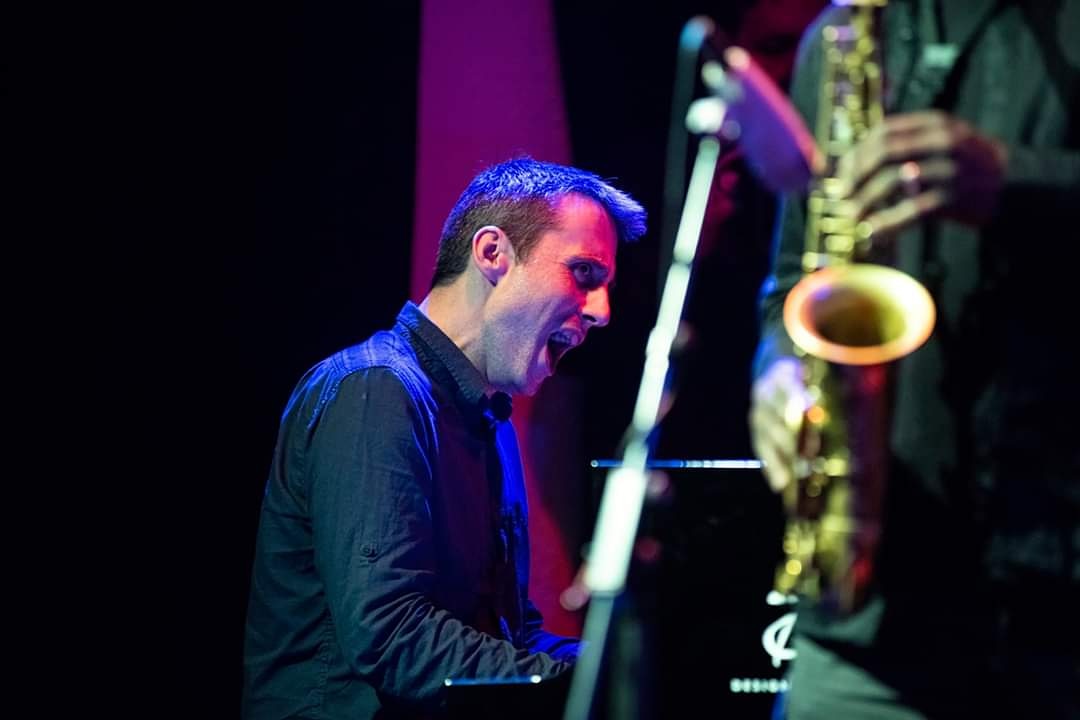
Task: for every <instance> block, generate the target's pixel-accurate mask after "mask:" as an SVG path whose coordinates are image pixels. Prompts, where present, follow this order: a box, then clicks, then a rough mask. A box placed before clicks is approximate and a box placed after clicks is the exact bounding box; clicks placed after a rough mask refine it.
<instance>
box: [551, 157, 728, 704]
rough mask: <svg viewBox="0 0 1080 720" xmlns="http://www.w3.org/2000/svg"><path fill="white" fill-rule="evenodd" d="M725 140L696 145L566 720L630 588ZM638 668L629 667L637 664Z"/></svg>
mask: <svg viewBox="0 0 1080 720" xmlns="http://www.w3.org/2000/svg"><path fill="white" fill-rule="evenodd" d="M719 156H720V141H719V140H718V139H717V138H716V137H712V136H705V137H702V139H701V140H700V142H699V143H698V148H697V156H696V158H695V160H694V165H693V170H692V172H691V176H690V183H689V186H688V188H687V192H686V200H685V203H684V205H683V212H682V218H681V220H680V222H679V227H678V232H677V234H676V237H675V244H674V248H673V251H672V258H671V265H670V267H669V268H668V271H667V277H666V280H665V282H664V286H663V291H662V293H661V300H660V307H659V311H658V313H657V319H656V325H655V326H654V327H653V329H652V332H650V334H649V339H648V342H647V344H646V348H645V367H644V371H643V373H642V378H641V385H640V387H639V389H638V395H637V401H636V403H635V406H634V413H633V419H632V422H631V424H630V427H629V429H628V431H627V435H626V442H625V449H624V451H623V457H622V461H621V463H620V465H619V466H618V467H615V468H612V469H611V470H610V471H609V472H608V474H607V478H606V482H605V486H604V492H603V495H602V497H601V500H600V508H599V512H598V515H597V521H596V529H595V531H594V533H593V541H592V543H591V545H590V550H589V557H588V560H587V564H586V567H585V585H586V587H587V588H588V590H589V596H590V600H589V609H588V611H587V614H586V616H585V626H584V630H583V633H582V639H583V640H584V641H586V643H587V644H586V646H585V648H584V650H583V652H582V655H581V657H580V658H579V659H578V662H577V665H576V666H575V668H574V671H573V677H572V679H571V683H570V690H569V695H568V697H567V704H566V711H565V715H564V720H589V718H591V717H592V713H593V711H594V708H595V703H596V694H597V693H596V690H597V687H598V685H599V684H600V678H601V673H602V671H603V669H604V666H605V661H606V657H607V655H608V650H609V648H608V642H609V635H610V631H611V628H612V625H613V622H614V621H615V620H616V619H617V615H618V613H617V611H616V610H617V605H618V602H617V601H618V600H619V599H620V597H621V596H622V595H623V594H624V591H625V590H626V578H627V574H628V572H629V569H630V561H631V558H632V556H633V549H634V541H635V539H636V535H637V530H638V523H639V521H640V519H641V511H642V509H643V507H644V502H645V495H646V489H647V484H648V483H647V472H646V471H647V469H648V467H649V464H650V463H649V456H650V454H651V452H652V447H651V438H652V437H653V436H654V432H653V431H654V429H655V428H656V426H657V424H658V420H659V417H658V416H659V413H660V405H661V400H662V398H663V395H664V384H665V380H666V378H667V374H668V370H669V368H670V366H671V354H672V348H673V345H674V343H675V337H676V333H677V331H678V328H679V322H680V319H681V317H682V313H683V308H684V305H685V302H686V295H687V289H688V287H689V284H690V273H691V270H692V267H693V262H694V256H695V254H696V253H697V246H698V240H699V238H700V236H701V227H702V223H703V222H704V219H705V210H706V207H707V205H708V199H709V190H710V188H711V186H712V181H713V174H714V172H715V170H716V163H717V159H718V158H719ZM632 664H633V663H631V665H632Z"/></svg>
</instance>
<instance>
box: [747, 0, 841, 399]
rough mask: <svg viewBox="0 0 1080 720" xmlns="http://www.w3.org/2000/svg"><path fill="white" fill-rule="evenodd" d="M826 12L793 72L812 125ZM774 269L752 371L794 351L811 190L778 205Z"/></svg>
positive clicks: (762, 299) (797, 99) (765, 289)
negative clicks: (791, 308)
mask: <svg viewBox="0 0 1080 720" xmlns="http://www.w3.org/2000/svg"><path fill="white" fill-rule="evenodd" d="M823 18H824V15H823V16H821V17H819V18H818V20H817V21H815V23H814V24H813V25H811V27H810V28H809V29H808V30H807V32H805V33H804V34H803V39H802V42H801V43H800V45H799V52H798V57H797V60H796V63H795V69H794V74H793V76H792V84H791V92H790V97H791V100H792V103H793V104H794V105H795V109H796V110H798V112H799V114H800V115H801V116H802V118H803V120H804V121H805V122H806V123H807V125H808V127H810V128H811V130H813V127H814V123H813V118H814V116H815V113H816V109H817V95H818V91H817V84H818V82H817V77H818V74H819V72H820V67H821V44H820V42H819V40H818V38H819V37H820V35H821V33H820V32H819V31H818V27H819V26H820V24H821V23H822V22H823V21H824V20H823ZM775 228H776V230H775V233H774V235H773V246H772V262H771V264H770V271H769V274H768V276H766V278H765V282H764V283H763V284H762V286H761V293H760V296H759V310H760V326H761V340H760V342H759V343H758V348H757V352H756V354H755V356H754V363H753V376H754V377H755V378H756V377H758V376H759V375H761V374H762V373H763V372H764V371H765V370H766V369H768V367H769V366H770V365H771V364H772V363H773V362H775V361H776V360H777V359H779V358H781V357H783V356H786V355H791V354H792V353H793V352H794V344H793V343H792V342H791V339H790V338H789V337H788V334H787V331H785V330H784V319H783V312H784V300H785V298H786V297H787V294H788V291H789V290H791V288H793V287H795V284H796V283H798V282H799V280H801V279H802V276H803V271H802V254H803V250H804V247H805V242H806V241H805V235H806V196H805V195H804V194H802V193H786V194H784V195H782V196H781V197H780V202H779V203H778V207H777V221H776V225H775Z"/></svg>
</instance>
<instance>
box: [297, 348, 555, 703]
mask: <svg viewBox="0 0 1080 720" xmlns="http://www.w3.org/2000/svg"><path fill="white" fill-rule="evenodd" d="M434 443H435V440H434V437H433V433H432V432H431V430H430V429H429V427H428V423H427V422H426V421H425V419H424V410H423V409H421V408H420V407H419V406H418V405H417V401H416V399H415V398H414V396H413V394H411V393H410V392H409V390H408V389H407V387H406V385H405V384H404V381H403V380H402V378H401V377H399V376H398V375H396V374H395V373H394V372H393V371H391V370H389V369H386V368H377V369H372V370H368V371H366V372H364V373H355V374H352V375H349V376H348V377H347V378H346V379H345V380H344V381H343V382H342V383H341V386H340V388H339V389H338V391H337V393H336V394H335V395H334V397H333V398H332V399H331V400H330V401H329V403H328V405H327V407H326V408H325V410H324V412H323V413H322V414H321V416H320V418H319V420H318V423H317V425H316V427H315V428H314V429H313V430H312V432H311V439H310V457H309V463H310V465H309V471H310V472H309V476H310V483H311V487H310V496H311V517H312V535H313V542H314V555H315V564H316V568H317V570H318V572H319V574H320V576H321V578H322V579H323V582H324V584H325V589H326V600H327V603H328V605H329V608H330V614H331V617H332V619H333V626H334V631H335V633H336V636H337V641H338V644H339V646H340V648H341V651H342V653H343V654H344V656H345V660H346V661H347V663H348V664H349V666H350V667H351V668H352V669H353V670H354V671H355V672H356V673H358V674H359V675H361V676H363V677H364V679H365V680H367V681H368V682H370V683H372V684H373V686H374V687H375V688H376V689H377V690H378V691H379V693H380V695H381V696H383V697H384V698H386V697H389V698H393V699H396V700H399V701H405V702H411V703H423V704H431V703H434V702H436V701H437V700H438V698H439V696H440V694H441V693H440V691H441V688H442V686H443V681H444V679H445V678H447V677H451V676H465V677H508V676H520V675H533V674H539V675H541V676H544V677H549V676H553V675H556V674H558V673H559V672H561V671H563V670H565V669H566V668H567V667H568V666H567V665H566V664H565V663H563V662H561V661H559V660H557V659H555V658H553V657H551V656H549V655H547V654H544V653H533V652H529V651H528V650H524V649H518V648H515V647H514V646H513V645H512V644H511V643H510V642H507V641H504V640H501V639H497V638H495V637H492V636H490V635H487V634H485V633H482V632H480V631H478V630H476V629H475V628H472V627H470V626H468V625H466V624H464V623H463V622H461V621H460V620H459V619H458V618H456V617H454V616H452V615H451V614H449V613H448V612H447V611H445V610H443V609H440V608H438V607H436V606H435V605H434V604H433V603H432V601H431V596H432V590H433V588H434V587H435V583H436V582H437V577H436V573H435V552H434V548H433V527H432V523H433V518H432V514H431V504H430V502H429V494H430V490H431V483H432V479H433V470H432V468H433V464H434V457H435V447H434Z"/></svg>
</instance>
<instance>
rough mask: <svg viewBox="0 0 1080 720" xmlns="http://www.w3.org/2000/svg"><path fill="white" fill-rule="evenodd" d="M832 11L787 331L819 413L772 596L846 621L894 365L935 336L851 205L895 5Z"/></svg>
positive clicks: (860, 588)
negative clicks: (851, 183)
mask: <svg viewBox="0 0 1080 720" xmlns="http://www.w3.org/2000/svg"><path fill="white" fill-rule="evenodd" d="M834 5H838V6H842V7H840V8H839V9H838V10H837V11H836V13H835V14H836V16H837V20H836V21H834V22H832V23H830V24H828V25H825V26H824V27H823V28H822V38H821V41H822V50H823V60H822V61H823V68H822V82H821V85H820V88H819V90H820V96H819V102H818V114H817V118H816V128H815V139H816V142H817V144H818V147H819V150H820V151H821V153H822V155H823V158H824V160H825V162H824V165H823V168H824V169H823V170H822V172H820V173H819V174H818V175H816V176H815V177H814V178H813V180H812V181H811V185H810V191H809V194H808V200H807V213H806V218H807V219H806V240H805V246H804V252H803V258H802V269H803V273H804V275H803V278H802V279H801V280H800V281H799V283H797V284H796V285H795V287H794V288H793V289H792V290H791V291H790V292H789V294H788V296H787V299H786V301H785V304H784V326H785V329H786V330H787V332H788V335H789V336H790V337H791V339H792V341H793V342H794V344H795V347H796V352H797V354H798V355H799V356H800V357H801V360H802V362H803V366H804V371H805V380H806V383H807V388H808V392H809V396H810V399H811V405H810V407H809V408H807V409H805V411H804V412H802V414H801V417H797V418H791V419H789V423H790V424H791V425H792V428H793V429H798V431H799V433H800V460H799V462H798V465H797V467H796V476H797V481H796V482H793V483H790V484H789V486H788V487H787V488H785V490H784V506H785V510H786V512H787V516H788V524H787V529H786V531H785V534H784V560H783V562H782V563H781V565H780V567H779V568H778V569H777V572H776V578H775V589H776V590H778V591H780V592H782V593H785V594H791V593H794V594H799V595H802V596H805V597H809V598H812V599H816V600H819V601H820V602H821V604H822V605H823V606H824V607H825V608H826V609H831V610H833V611H834V612H836V613H838V614H841V615H843V614H847V613H850V612H852V611H853V610H855V609H857V608H858V607H859V606H860V605H861V604H862V602H863V601H864V600H865V596H866V590H867V588H868V586H869V584H870V582H871V580H872V578H873V575H874V560H875V555H876V550H877V546H878V542H879V538H880V535H881V518H882V505H883V502H884V494H885V487H886V483H887V472H886V470H887V466H888V457H889V448H888V430H889V428H888V415H889V405H890V399H889V375H890V373H889V367H888V366H889V363H891V362H893V361H895V360H897V359H898V358H900V357H903V356H904V355H907V354H908V353H910V352H912V351H914V350H915V349H916V348H918V347H919V346H920V345H921V344H922V343H923V342H925V340H926V339H927V338H928V337H929V335H930V333H931V332H932V330H933V327H934V316H935V310H934V303H933V300H932V299H931V297H930V294H929V293H928V292H927V291H926V289H925V288H924V287H923V286H922V285H921V284H919V283H918V282H917V281H916V280H914V279H913V278H911V277H910V276H908V275H906V274H904V273H902V272H900V271H899V270H896V269H894V268H891V267H889V266H887V265H880V264H873V263H868V262H862V261H861V260H862V259H863V257H864V256H865V252H866V250H867V249H868V245H869V243H868V240H869V237H870V232H869V229H868V228H866V227H865V226H864V224H862V223H859V222H858V220H857V218H856V217H855V214H854V211H853V209H852V208H851V207H850V203H848V202H846V201H845V199H844V198H845V196H846V193H847V190H846V187H845V181H844V179H843V178H841V177H839V175H838V173H837V167H838V163H839V160H840V157H841V156H842V155H843V154H844V153H845V152H846V151H847V150H848V149H849V148H851V147H852V146H853V145H854V144H855V143H857V142H858V141H859V140H860V139H861V138H863V137H864V136H865V135H866V133H867V132H868V131H869V130H870V129H871V128H872V127H873V126H874V125H876V124H877V123H879V122H881V119H882V117H883V99H882V83H883V78H882V72H881V61H880V46H879V41H878V33H877V28H878V23H879V20H880V13H881V10H882V8H883V6H884V5H885V2H884V0H847V1H846V2H837V1H836V0H834Z"/></svg>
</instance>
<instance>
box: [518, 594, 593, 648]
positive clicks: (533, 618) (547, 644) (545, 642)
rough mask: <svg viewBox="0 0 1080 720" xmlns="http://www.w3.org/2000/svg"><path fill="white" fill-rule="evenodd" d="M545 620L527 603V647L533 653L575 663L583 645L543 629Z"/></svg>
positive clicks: (534, 607)
mask: <svg viewBox="0 0 1080 720" xmlns="http://www.w3.org/2000/svg"><path fill="white" fill-rule="evenodd" d="M543 625H544V618H543V616H542V615H541V614H540V611H539V610H537V608H536V606H535V605H533V602H532V600H527V601H526V602H525V646H526V647H527V648H528V649H529V650H530V651H532V652H542V653H546V654H548V655H550V656H551V657H553V658H556V659H557V660H564V661H566V662H570V663H573V662H575V661H576V660H577V658H578V655H580V654H581V651H582V649H583V643H582V642H581V641H580V640H578V639H576V638H570V637H563V636H562V635H555V634H554V633H549V632H547V631H546V630H544V629H543Z"/></svg>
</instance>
